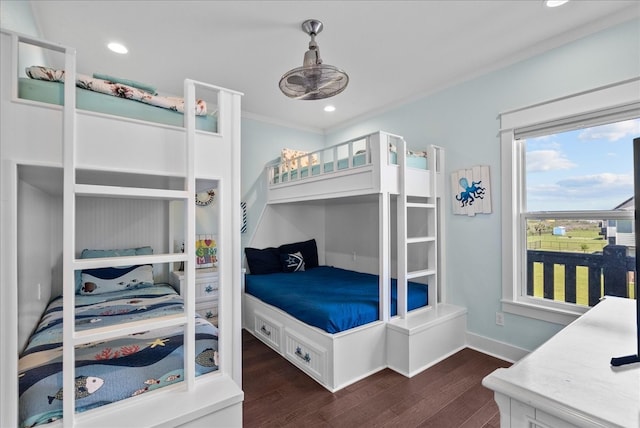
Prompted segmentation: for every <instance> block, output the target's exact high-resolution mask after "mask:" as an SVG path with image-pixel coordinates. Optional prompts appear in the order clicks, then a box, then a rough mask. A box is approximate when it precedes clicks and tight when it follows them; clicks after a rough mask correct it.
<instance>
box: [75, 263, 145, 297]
mask: <svg viewBox="0 0 640 428" xmlns="http://www.w3.org/2000/svg"><path fill="white" fill-rule="evenodd" d="M151 285H153V266H151V265H138V266H128V267H124V268H116V267H109V268H100V269H85V270H83V271H82V286H81V287H80V294H102V293H110V292H112V291H122V290H132V289H135V288H144V287H149V286H151Z"/></svg>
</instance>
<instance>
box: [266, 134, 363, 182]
mask: <svg viewBox="0 0 640 428" xmlns="http://www.w3.org/2000/svg"><path fill="white" fill-rule="evenodd" d="M371 151H372V148H371V142H370V138H369V137H368V136H366V137H361V138H356V139H353V140H349V141H346V142H343V143H340V144H336V145H334V146H331V147H327V148H324V149H320V150H316V151H312V152H307V153H304V154H301V155H299V156H294V157H288V156H282V157H281V159H280V160H278V161H277V162H276V163H274V164H271V165H268V166H267V175H268V178H269V184H270V185H275V184H281V183H286V182H295V181H300V180H304V179H307V178H314V177H315V178H317V177H322V176H324V175H327V174H331V173H335V172H339V171H343V170H346V169H352V168H358V167H361V166H367V165H370V164H371V160H372V156H371Z"/></svg>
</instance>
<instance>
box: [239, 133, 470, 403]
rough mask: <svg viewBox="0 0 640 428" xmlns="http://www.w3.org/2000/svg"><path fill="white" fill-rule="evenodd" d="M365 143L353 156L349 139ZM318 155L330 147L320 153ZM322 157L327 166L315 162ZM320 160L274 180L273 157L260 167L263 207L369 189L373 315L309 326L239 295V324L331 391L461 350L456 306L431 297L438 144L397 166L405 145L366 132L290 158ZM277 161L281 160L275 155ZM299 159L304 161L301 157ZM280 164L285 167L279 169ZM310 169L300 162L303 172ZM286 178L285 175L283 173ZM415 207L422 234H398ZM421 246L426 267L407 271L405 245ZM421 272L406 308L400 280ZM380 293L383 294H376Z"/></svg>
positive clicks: (435, 288) (414, 369)
mask: <svg viewBox="0 0 640 428" xmlns="http://www.w3.org/2000/svg"><path fill="white" fill-rule="evenodd" d="M363 139H364V140H365V141H366V149H365V150H364V153H359V155H360V156H363V155H364V157H365V159H366V160H365V161H364V163H361V164H359V165H356V162H354V156H355V154H354V144H356V142H358V144H359V145H360V146H361V145H362V143H361V142H362V140H363ZM391 143H392V144H393V145H395V146H396V148H397V150H396V153H397V155H396V156H397V164H393V163H392V162H391V156H390V150H389V147H390V144H391ZM339 152H340V153H348V156H347V158H348V161H347V166H346V167H344V169H338V158H339V156H338V154H339ZM327 153H331V154H330V155H328V156H327ZM325 157H326V158H327V159H329V163H332V164H333V166H332V167H331V168H327V169H330V171H326V170H325V168H324V165H325V163H326V162H325ZM305 158H306V160H307V162H305V163H306V164H308V165H311V163H312V160H317V163H318V164H319V165H320V166H321V167H320V168H318V169H316V171H315V172H313V173H308V174H307V175H306V176H304V174H302V169H299V170H298V172H297V174H296V176H295V177H294V178H291V179H290V180H285V181H282V180H281V177H282V175H281V174H280V173H281V172H282V171H283V170H284V171H287V170H288V169H289V168H287V167H285V168H284V169H283V163H282V162H281V163H278V164H275V165H270V166H268V167H267V171H266V175H267V180H268V203H269V204H282V203H288V202H300V201H316V200H321V199H334V198H346V197H354V196H361V195H378V210H379V225H378V227H379V230H378V237H379V238H378V239H379V254H378V260H379V278H380V283H379V289H380V296H383V297H382V298H381V299H380V314H381V316H380V319H379V320H378V321H376V322H373V323H370V324H367V325H363V326H360V327H357V328H354V329H350V330H347V331H343V332H340V333H336V334H329V333H327V332H325V331H323V330H321V329H318V328H316V327H313V326H309V325H307V324H305V323H303V322H301V321H299V320H297V319H295V318H293V317H292V316H290V315H288V314H287V313H285V312H284V311H282V310H280V309H278V308H276V307H274V306H271V305H268V304H266V303H264V302H262V301H261V300H259V299H257V298H255V297H254V296H251V295H249V294H247V293H245V292H244V283H243V327H244V328H245V329H247V330H248V331H249V332H251V333H252V334H253V335H254V336H256V337H257V338H259V339H260V340H262V341H263V342H264V343H266V344H267V345H269V346H270V347H271V348H273V349H274V350H275V351H277V352H279V353H280V354H282V355H283V356H284V357H285V358H286V359H288V360H289V361H291V362H292V363H293V364H294V365H296V366H297V367H299V368H300V369H301V370H303V371H304V372H305V373H307V374H308V375H309V376H311V377H312V378H313V379H315V380H316V381H317V382H318V383H320V384H321V385H322V386H324V387H325V388H326V389H328V390H329V391H331V392H335V391H337V390H340V389H342V388H344V387H346V386H348V385H350V384H352V383H354V382H356V381H358V380H360V379H362V378H364V377H367V376H369V375H370V374H372V373H375V372H376V371H379V370H381V369H384V368H386V367H389V368H391V369H393V370H395V371H397V372H398V373H401V374H403V375H405V376H407V377H411V376H413V375H415V374H417V373H419V372H421V371H423V370H424V369H426V368H428V367H430V366H431V365H433V364H435V363H437V362H438V361H441V360H442V359H444V358H446V357H448V356H450V355H452V354H454V353H455V352H457V351H459V350H460V349H462V348H464V346H465V343H466V339H465V334H466V309H464V308H461V307H457V306H454V305H451V304H447V303H444V302H443V301H442V300H443V299H441V297H440V296H439V289H441V285H440V284H442V283H444V281H443V277H442V274H441V273H440V272H442V269H441V267H440V266H441V261H440V260H439V258H438V255H439V254H440V253H442V246H443V240H442V236H439V235H440V234H441V232H440V231H441V230H442V229H443V227H442V219H443V215H442V209H443V204H442V202H441V198H442V191H443V188H444V187H443V184H444V181H443V176H444V174H443V168H444V150H443V149H442V148H440V147H437V146H431V147H430V148H429V152H428V157H427V159H428V169H426V170H424V169H418V168H410V167H406V143H405V141H404V139H403V138H402V137H400V136H397V135H393V134H389V133H386V132H376V133H373V134H370V135H366V136H364V137H359V138H355V139H353V140H349V141H347V142H344V143H341V144H338V145H335V146H332V147H329V148H325V149H322V150H319V151H317V152H312V153H308V154H306V155H303V156H301V157H299V158H296V160H298V162H297V165H300V164H301V162H299V161H300V159H305ZM285 163H286V161H285ZM303 164H304V163H303ZM285 166H286V165H285ZM308 171H311V169H310V167H309V170H308ZM288 176H291V174H290V173H289V174H288ZM391 195H397V202H396V205H397V225H396V230H397V278H398V315H397V316H396V317H393V318H392V317H390V302H389V300H390V299H389V298H388V296H390V285H389V284H390V276H391V275H390V272H391V262H390V259H391V254H390V242H389V240H390V239H389V236H390V218H391V216H390V210H391V202H390V201H391ZM409 209H414V210H417V211H418V212H419V213H420V214H421V215H423V216H424V217H423V218H424V220H425V222H426V223H427V234H426V235H424V236H413V235H411V232H409V233H408V230H407V210H409ZM416 244H417V245H426V247H427V251H426V266H424V267H422V268H420V269H417V270H413V271H408V270H407V259H408V255H409V253H411V252H412V251H415V250H414V249H413V248H415V247H414V246H415V245H416ZM416 278H426V280H427V282H428V283H429V291H428V294H429V297H428V299H429V305H428V307H427V308H421V309H417V310H414V311H411V312H407V281H408V280H414V279H416ZM385 296H386V297H385Z"/></svg>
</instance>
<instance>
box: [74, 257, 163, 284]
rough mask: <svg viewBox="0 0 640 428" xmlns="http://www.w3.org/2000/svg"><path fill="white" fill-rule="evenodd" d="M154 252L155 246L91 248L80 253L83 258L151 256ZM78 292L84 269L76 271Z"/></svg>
mask: <svg viewBox="0 0 640 428" xmlns="http://www.w3.org/2000/svg"><path fill="white" fill-rule="evenodd" d="M151 254H153V248H151V247H149V246H145V247H138V248H122V249H118V250H89V249H86V248H85V249H84V250H82V253H80V258H81V259H97V258H101V257H128V256H149V255H151ZM75 279H76V293H78V292H80V288H82V271H79V270H77V271H75Z"/></svg>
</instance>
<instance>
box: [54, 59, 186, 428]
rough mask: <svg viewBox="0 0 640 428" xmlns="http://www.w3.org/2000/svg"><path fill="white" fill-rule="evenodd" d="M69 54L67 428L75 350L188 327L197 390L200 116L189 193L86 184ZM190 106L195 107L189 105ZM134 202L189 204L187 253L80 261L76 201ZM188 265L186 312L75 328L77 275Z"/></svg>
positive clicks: (65, 288) (65, 260) (66, 125)
mask: <svg viewBox="0 0 640 428" xmlns="http://www.w3.org/2000/svg"><path fill="white" fill-rule="evenodd" d="M63 51H64V52H65V70H66V81H65V84H64V99H65V104H64V107H63V167H64V178H63V186H64V187H63V189H64V194H63V218H64V220H63V236H64V239H63V284H64V285H63V351H62V352H63V357H62V361H63V376H62V385H63V392H62V394H63V395H62V400H63V425H64V427H73V426H75V424H76V414H75V389H76V388H75V377H76V376H75V371H76V370H75V348H76V347H78V346H82V345H86V344H88V343H92V342H96V341H103V340H109V339H113V338H117V337H122V336H125V335H129V334H134V333H138V332H141V331H144V330H152V329H160V328H165V327H171V326H183V328H184V344H185V345H184V349H185V352H184V375H185V377H184V378H185V381H184V384H185V385H186V388H187V389H189V390H192V389H193V388H194V386H195V291H194V286H193V285H190V284H195V225H194V224H195V220H194V219H195V193H196V192H195V154H194V149H195V114H194V112H193V111H191V112H190V113H186V114H185V125H186V128H187V129H186V131H185V134H186V136H185V144H186V152H187V156H186V159H187V162H186V163H187V165H186V177H185V180H184V181H185V184H184V188H185V189H184V190H171V189H167V188H164V189H151V188H145V187H120V186H111V185H106V184H85V183H79V182H78V176H77V159H76V148H77V141H76V140H77V135H76V130H77V128H76V123H77V117H76V108H75V81H76V79H75V76H76V72H75V65H76V61H75V51H74V50H72V49H70V48H65V49H63ZM185 91H186V94H185V98H186V102H187V104H186V105H194V104H195V86H194V85H193V84H192V83H190V84H187V82H186V81H185ZM189 103H190V104H189ZM87 196H90V197H103V198H110V197H113V198H132V199H156V200H182V201H185V205H186V208H185V211H186V215H187V217H186V218H187V219H190V220H189V221H187V222H186V223H187V233H186V240H185V241H186V242H185V245H186V248H188V249H189V250H188V251H186V252H185V253H184V254H183V253H173V252H171V251H170V252H169V253H166V254H155V255H147V256H127V257H106V258H94V259H76V258H75V254H76V248H75V243H76V229H75V227H76V199H77V198H78V197H87ZM179 262H187V263H186V266H187V267H188V270H187V287H185V288H186V290H185V295H184V298H185V310H184V312H183V313H182V314H178V315H169V316H163V317H157V318H153V319H150V320H145V321H136V322H129V323H124V324H121V325H118V326H110V327H99V328H93V329H90V330H85V331H76V329H75V271H76V270H83V269H96V268H103V267H111V266H126V265H133V264H162V263H179Z"/></svg>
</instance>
